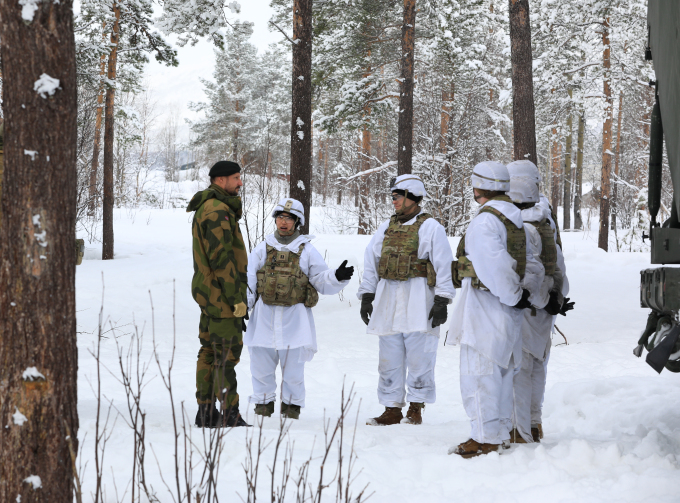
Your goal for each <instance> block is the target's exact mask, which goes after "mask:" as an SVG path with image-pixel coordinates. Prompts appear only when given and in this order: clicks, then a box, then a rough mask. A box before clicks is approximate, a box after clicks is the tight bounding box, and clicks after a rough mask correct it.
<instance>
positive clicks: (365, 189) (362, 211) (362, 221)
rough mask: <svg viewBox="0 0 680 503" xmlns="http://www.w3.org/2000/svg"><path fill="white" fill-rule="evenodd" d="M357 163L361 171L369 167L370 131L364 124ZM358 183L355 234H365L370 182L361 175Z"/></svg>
mask: <svg viewBox="0 0 680 503" xmlns="http://www.w3.org/2000/svg"><path fill="white" fill-rule="evenodd" d="M368 112H369V113H370V110H368ZM359 165H360V168H359V169H360V170H361V171H366V170H368V169H370V168H371V131H370V130H369V129H368V126H367V125H366V124H365V125H364V127H363V129H362V131H361V161H360V163H359ZM359 183H360V184H361V189H360V196H359V230H358V232H357V234H362V235H365V234H368V233H369V232H370V223H369V218H368V217H369V215H368V211H369V204H368V199H369V198H370V184H369V179H368V178H367V177H366V176H362V177H361V178H360V179H359Z"/></svg>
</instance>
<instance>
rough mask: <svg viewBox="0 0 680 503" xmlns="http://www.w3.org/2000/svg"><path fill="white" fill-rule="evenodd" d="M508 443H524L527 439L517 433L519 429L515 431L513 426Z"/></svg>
mask: <svg viewBox="0 0 680 503" xmlns="http://www.w3.org/2000/svg"><path fill="white" fill-rule="evenodd" d="M510 443H511V444H526V443H527V441H526V440H524V439H523V438H522V435H520V434H519V431H517V428H513V429H512V430H511V431H510Z"/></svg>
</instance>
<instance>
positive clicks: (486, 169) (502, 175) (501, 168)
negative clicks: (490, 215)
mask: <svg viewBox="0 0 680 503" xmlns="http://www.w3.org/2000/svg"><path fill="white" fill-rule="evenodd" d="M470 181H471V182H472V187H473V188H475V189H480V190H496V191H499V192H507V191H508V190H510V174H509V173H508V168H506V167H505V165H504V164H501V163H500V162H496V161H484V162H480V163H479V164H477V165H476V166H475V167H474V168H473V169H472V176H471V177H470Z"/></svg>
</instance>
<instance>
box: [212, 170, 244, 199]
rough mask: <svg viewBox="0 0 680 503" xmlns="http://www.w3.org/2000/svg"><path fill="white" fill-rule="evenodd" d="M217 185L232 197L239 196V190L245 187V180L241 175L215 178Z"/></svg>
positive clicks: (235, 174)
mask: <svg viewBox="0 0 680 503" xmlns="http://www.w3.org/2000/svg"><path fill="white" fill-rule="evenodd" d="M215 184H216V185H219V186H220V187H222V188H223V189H224V190H225V191H226V192H227V194H229V195H230V196H238V192H239V189H240V188H241V187H243V180H241V173H234V174H233V175H229V176H218V177H217V178H215Z"/></svg>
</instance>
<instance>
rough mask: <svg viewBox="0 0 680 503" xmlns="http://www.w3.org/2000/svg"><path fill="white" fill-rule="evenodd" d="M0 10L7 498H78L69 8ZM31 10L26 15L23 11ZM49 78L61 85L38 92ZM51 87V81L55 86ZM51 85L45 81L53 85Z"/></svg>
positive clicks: (0, 436) (1, 402)
mask: <svg viewBox="0 0 680 503" xmlns="http://www.w3.org/2000/svg"><path fill="white" fill-rule="evenodd" d="M35 7H36V10H35V11H34V12H33V13H32V20H25V19H23V18H22V9H21V7H20V6H19V5H18V3H17V2H9V1H7V2H0V40H2V47H1V49H0V51H1V53H0V60H1V61H2V73H3V75H11V76H12V77H11V78H9V79H6V80H5V81H4V82H3V86H4V90H3V91H4V96H3V103H2V107H3V112H4V117H5V137H4V139H5V157H6V159H7V165H6V168H5V172H4V176H6V177H7V180H11V182H12V183H6V184H5V185H4V188H3V194H2V225H0V369H2V371H1V376H0V424H1V425H2V427H1V428H0V501H2V502H15V501H21V502H23V503H28V502H39V501H40V502H44V501H50V502H67V501H68V502H70V501H73V492H74V484H73V480H74V475H75V472H74V466H75V459H72V458H71V455H70V452H69V451H70V449H69V448H71V449H72V452H78V437H77V434H78V410H77V400H78V395H77V385H76V384H77V368H78V350H77V346H76V313H75V307H76V306H75V266H76V264H75V262H76V256H75V250H74V240H75V222H76V183H75V179H76V176H77V175H76V143H77V129H76V121H77V101H76V62H75V40H74V36H73V4H72V0H61V2H41V3H36V4H35ZM25 10H26V9H24V16H25V15H26V14H25ZM45 76H49V77H50V78H53V79H57V80H56V81H52V83H58V87H56V88H55V89H53V90H50V91H43V92H42V95H41V94H40V93H39V92H36V91H35V90H34V89H35V87H34V85H35V83H36V82H37V81H38V80H43V82H45V80H46V79H47V78H46V77H45ZM48 82H49V81H48ZM46 83H47V82H46Z"/></svg>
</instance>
